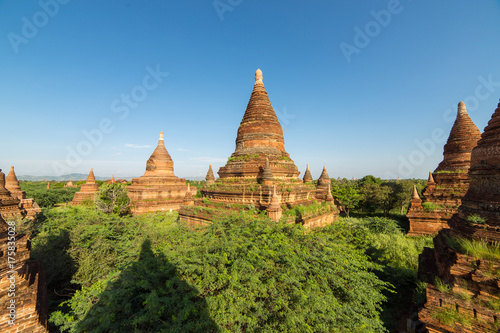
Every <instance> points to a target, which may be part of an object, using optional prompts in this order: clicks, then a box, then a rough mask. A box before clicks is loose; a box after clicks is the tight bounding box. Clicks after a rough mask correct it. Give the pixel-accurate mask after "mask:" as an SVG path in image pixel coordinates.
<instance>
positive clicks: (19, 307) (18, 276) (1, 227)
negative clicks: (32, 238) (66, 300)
mask: <svg viewBox="0 0 500 333" xmlns="http://www.w3.org/2000/svg"><path fill="white" fill-rule="evenodd" d="M7 221H10V220H9V219H7ZM8 228H9V225H8V224H7V223H6V221H5V220H4V219H3V218H2V217H0V304H1V305H2V306H1V307H0V332H5V333H10V332H34V333H41V332H48V329H47V315H48V305H47V285H46V281H45V274H44V272H43V271H42V270H41V267H40V264H39V262H38V261H28V259H29V257H30V243H29V239H28V236H27V235H19V234H17V233H15V235H14V231H13V230H12V229H10V230H9V229H8ZM9 231H10V233H9ZM12 237H15V246H16V250H15V251H14V252H15V253H14V254H13V253H12V251H11V250H10V249H9V247H10V246H11V244H9V241H12ZM9 238H11V239H9ZM9 257H10V258H13V259H15V260H14V261H9V259H8V258H9ZM12 282H14V283H12ZM12 300H13V301H14V302H13V303H12V302H11V301H12ZM11 304H14V307H15V308H14V309H12V311H14V313H15V318H14V323H9V320H10V319H11V318H10V317H9V316H10V314H11V309H9V308H8V306H10V307H11V308H12V305H11Z"/></svg>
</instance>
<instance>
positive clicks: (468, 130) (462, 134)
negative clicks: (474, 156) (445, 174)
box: [436, 102, 481, 172]
mask: <svg viewBox="0 0 500 333" xmlns="http://www.w3.org/2000/svg"><path fill="white" fill-rule="evenodd" d="M480 137H481V132H480V131H479V129H478V128H477V127H476V125H474V123H473V122H472V120H471V119H470V117H469V115H468V114H467V110H466V108H465V104H464V102H460V103H459V104H458V111H457V118H456V120H455V123H454V124H453V127H452V129H451V132H450V136H449V137H448V141H447V142H446V145H445V146H444V152H443V155H444V159H443V161H442V162H441V163H440V164H439V166H438V167H437V169H436V171H455V172H456V171H467V170H468V169H469V167H470V160H471V152H472V148H474V147H475V146H476V144H477V141H478V140H479V138H480Z"/></svg>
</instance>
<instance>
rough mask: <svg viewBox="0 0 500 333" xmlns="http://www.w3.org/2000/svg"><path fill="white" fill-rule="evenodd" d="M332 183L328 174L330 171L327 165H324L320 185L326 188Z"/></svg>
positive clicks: (319, 180)
mask: <svg viewBox="0 0 500 333" xmlns="http://www.w3.org/2000/svg"><path fill="white" fill-rule="evenodd" d="M330 184H331V182H330V176H328V171H326V166H324V167H323V172H321V176H319V179H318V186H323V187H325V188H326V187H327V186H328V185H330Z"/></svg>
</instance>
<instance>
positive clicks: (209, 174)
mask: <svg viewBox="0 0 500 333" xmlns="http://www.w3.org/2000/svg"><path fill="white" fill-rule="evenodd" d="M205 181H206V184H207V185H212V184H213V183H214V182H215V177H214V171H213V170H212V163H210V165H209V166H208V171H207V176H206V177H205Z"/></svg>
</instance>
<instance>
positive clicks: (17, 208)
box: [0, 167, 42, 219]
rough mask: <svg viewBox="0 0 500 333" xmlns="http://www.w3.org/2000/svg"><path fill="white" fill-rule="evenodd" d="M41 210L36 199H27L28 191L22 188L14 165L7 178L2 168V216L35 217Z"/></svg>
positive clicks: (0, 188)
mask: <svg viewBox="0 0 500 333" xmlns="http://www.w3.org/2000/svg"><path fill="white" fill-rule="evenodd" d="M41 212H42V210H41V209H40V206H38V204H37V203H36V202H35V200H34V199H27V198H26V192H24V191H22V190H21V187H20V186H19V181H18V180H17V177H16V174H15V172H14V167H11V168H10V172H9V174H8V175H7V178H6V177H5V174H4V173H3V172H2V169H0V216H1V217H3V218H4V219H18V218H20V217H28V218H34V217H35V216H36V215H37V214H38V213H41Z"/></svg>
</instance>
